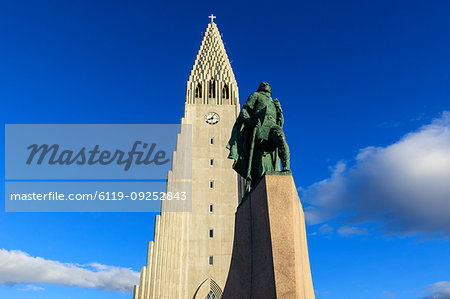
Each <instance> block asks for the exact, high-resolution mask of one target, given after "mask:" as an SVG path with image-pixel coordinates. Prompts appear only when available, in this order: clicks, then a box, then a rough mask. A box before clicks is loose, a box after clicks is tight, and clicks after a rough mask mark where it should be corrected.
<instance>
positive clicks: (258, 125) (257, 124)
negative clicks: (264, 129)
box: [255, 118, 261, 129]
mask: <svg viewBox="0 0 450 299" xmlns="http://www.w3.org/2000/svg"><path fill="white" fill-rule="evenodd" d="M255 127H256V128H257V129H259V128H260V127H261V121H260V120H259V118H257V119H256V125H255Z"/></svg>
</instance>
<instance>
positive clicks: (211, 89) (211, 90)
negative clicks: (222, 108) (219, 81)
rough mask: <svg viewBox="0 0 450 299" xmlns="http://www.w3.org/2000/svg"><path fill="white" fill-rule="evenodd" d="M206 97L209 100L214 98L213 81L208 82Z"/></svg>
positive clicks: (214, 88)
mask: <svg viewBox="0 0 450 299" xmlns="http://www.w3.org/2000/svg"><path fill="white" fill-rule="evenodd" d="M208 97H209V98H215V97H216V81H215V80H211V81H209V88H208Z"/></svg>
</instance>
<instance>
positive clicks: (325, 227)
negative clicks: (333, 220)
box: [319, 223, 334, 235]
mask: <svg viewBox="0 0 450 299" xmlns="http://www.w3.org/2000/svg"><path fill="white" fill-rule="evenodd" d="M333 231H334V228H333V227H332V226H330V225H328V224H326V223H325V224H323V225H322V226H320V227H319V232H320V233H321V234H322V235H329V234H331V233H333Z"/></svg>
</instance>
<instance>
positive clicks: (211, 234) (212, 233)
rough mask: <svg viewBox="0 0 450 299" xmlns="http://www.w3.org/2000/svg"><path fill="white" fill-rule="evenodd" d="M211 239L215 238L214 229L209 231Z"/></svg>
mask: <svg viewBox="0 0 450 299" xmlns="http://www.w3.org/2000/svg"><path fill="white" fill-rule="evenodd" d="M209 237H210V238H214V230H213V229H210V230H209Z"/></svg>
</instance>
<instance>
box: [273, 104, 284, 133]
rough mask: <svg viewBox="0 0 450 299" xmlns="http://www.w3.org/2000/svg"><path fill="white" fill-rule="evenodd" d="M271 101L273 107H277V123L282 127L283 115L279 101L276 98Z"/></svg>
mask: <svg viewBox="0 0 450 299" xmlns="http://www.w3.org/2000/svg"><path fill="white" fill-rule="evenodd" d="M273 103H274V105H275V108H277V124H278V125H279V126H280V127H283V125H284V116H283V110H282V109H281V105H280V101H279V100H278V99H275V100H273Z"/></svg>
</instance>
